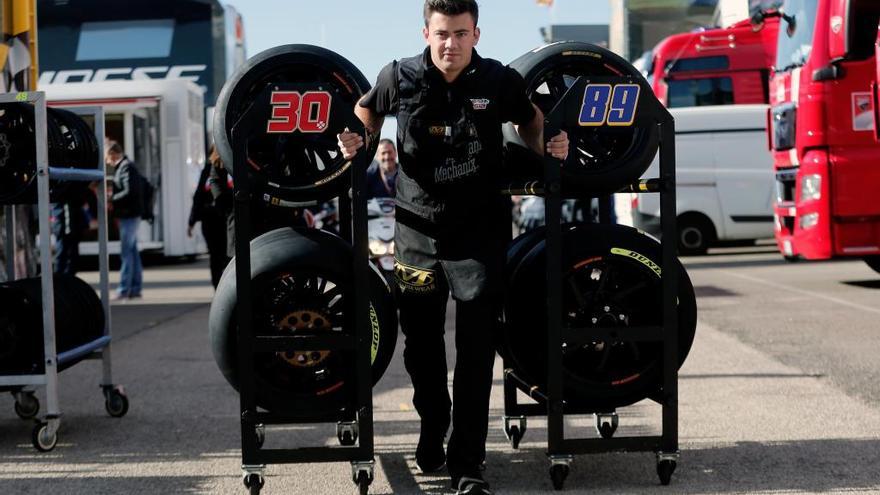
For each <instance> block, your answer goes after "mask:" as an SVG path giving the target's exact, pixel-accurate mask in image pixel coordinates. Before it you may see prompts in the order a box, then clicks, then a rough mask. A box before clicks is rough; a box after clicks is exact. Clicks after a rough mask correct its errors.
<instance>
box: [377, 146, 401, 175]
mask: <svg viewBox="0 0 880 495" xmlns="http://www.w3.org/2000/svg"><path fill="white" fill-rule="evenodd" d="M376 157H377V158H378V159H379V166H380V167H382V171H383V172H385V173H389V172H392V173H393V172H394V171H395V170H397V151H395V150H394V146H392V145H391V144H389V143H382V144H380V145H379V149H378V150H377V151H376Z"/></svg>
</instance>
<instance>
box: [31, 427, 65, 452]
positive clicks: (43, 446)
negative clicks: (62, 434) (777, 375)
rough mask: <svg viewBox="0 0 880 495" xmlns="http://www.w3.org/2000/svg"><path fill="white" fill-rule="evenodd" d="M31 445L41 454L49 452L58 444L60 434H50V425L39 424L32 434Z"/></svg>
mask: <svg viewBox="0 0 880 495" xmlns="http://www.w3.org/2000/svg"><path fill="white" fill-rule="evenodd" d="M31 443H33V444H34V448H35V449H37V450H39V451H40V452H49V451H50V450H52V449H54V448H55V445H57V444H58V432H55V433H52V434H49V423H46V422H39V423H37V425H36V426H34V430H33V432H32V433H31Z"/></svg>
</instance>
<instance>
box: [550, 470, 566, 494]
mask: <svg viewBox="0 0 880 495" xmlns="http://www.w3.org/2000/svg"><path fill="white" fill-rule="evenodd" d="M570 470H571V468H569V467H568V465H567V464H554V465H552V466H550V481H552V482H553V489H554V490H557V491H559V490H562V487H563V486H564V485H565V478H568V473H569V471H570Z"/></svg>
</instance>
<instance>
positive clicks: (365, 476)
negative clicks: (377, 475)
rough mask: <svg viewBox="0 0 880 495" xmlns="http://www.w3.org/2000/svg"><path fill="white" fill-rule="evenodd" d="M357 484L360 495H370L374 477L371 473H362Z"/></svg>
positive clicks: (358, 476)
mask: <svg viewBox="0 0 880 495" xmlns="http://www.w3.org/2000/svg"><path fill="white" fill-rule="evenodd" d="M355 483H356V484H357V487H358V495H367V494H368V493H370V484H372V483H373V477H372V476H371V475H370V473H368V472H366V471H361V472H359V473H358V474H357V478H356V479H355Z"/></svg>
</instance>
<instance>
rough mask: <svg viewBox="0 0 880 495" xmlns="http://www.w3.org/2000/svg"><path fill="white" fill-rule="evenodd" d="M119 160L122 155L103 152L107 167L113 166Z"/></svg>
mask: <svg viewBox="0 0 880 495" xmlns="http://www.w3.org/2000/svg"><path fill="white" fill-rule="evenodd" d="M119 160H122V155H117V154H116V153H110V152H108V153H105V154H104V163H105V164H107V166H108V167H115V166H116V163H117V162H119Z"/></svg>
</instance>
